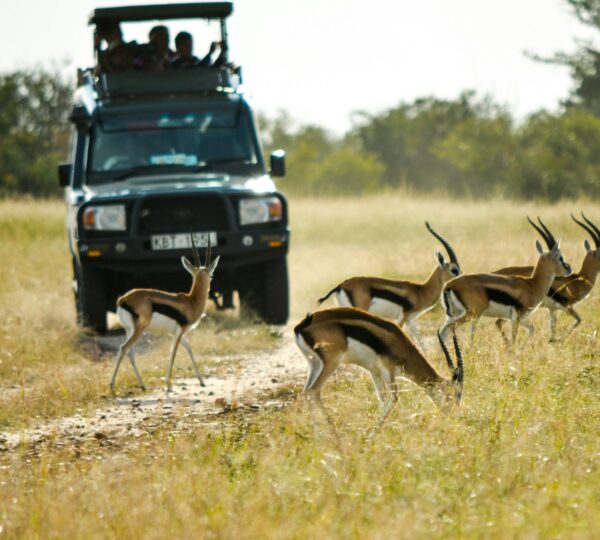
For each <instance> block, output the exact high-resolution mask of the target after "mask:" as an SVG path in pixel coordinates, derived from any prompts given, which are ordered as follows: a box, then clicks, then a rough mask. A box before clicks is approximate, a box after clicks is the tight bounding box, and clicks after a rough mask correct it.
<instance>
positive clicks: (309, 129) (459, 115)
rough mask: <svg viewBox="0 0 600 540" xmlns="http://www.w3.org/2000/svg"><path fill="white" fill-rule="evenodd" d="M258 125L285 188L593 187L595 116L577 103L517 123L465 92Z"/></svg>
mask: <svg viewBox="0 0 600 540" xmlns="http://www.w3.org/2000/svg"><path fill="white" fill-rule="evenodd" d="M261 125H262V126H263V131H264V134H265V140H266V141H267V145H266V146H267V148H268V149H269V150H270V149H272V148H274V147H277V146H281V147H282V148H285V149H286V151H287V154H288V171H289V172H288V176H287V177H286V178H285V179H284V180H283V182H282V185H283V187H284V189H286V190H287V191H289V192H293V193H303V194H319V193H334V194H342V195H343V194H349V195H350V194H356V193H365V192H371V191H376V190H380V189H385V188H404V189H408V190H410V191H413V192H424V193H425V192H429V193H430V192H440V193H447V194H451V195H455V196H468V197H473V198H487V197H493V196H504V197H510V198H518V199H532V198H543V199H547V200H557V199H560V198H565V197H568V198H576V197H580V196H586V197H592V198H598V197H600V118H598V117H596V116H594V115H593V114H591V113H590V112H588V111H586V110H584V109H583V108H581V107H577V106H571V107H568V108H567V109H566V110H564V111H563V112H560V113H556V114H552V113H549V112H545V111H541V112H538V113H535V114H532V115H531V116H529V117H528V118H527V119H526V120H525V121H524V122H522V123H520V124H517V123H516V122H515V121H514V119H513V118H512V116H511V114H510V113H509V112H508V111H507V110H506V109H505V108H503V107H501V106H499V105H497V104H494V103H493V102H492V101H491V100H490V99H489V98H478V97H477V96H476V95H475V94H474V93H473V92H465V93H464V94H462V95H461V96H460V97H459V98H458V99H456V100H440V99H436V98H425V99H418V100H416V101H414V102H412V103H401V104H400V105H399V106H397V107H394V108H392V109H389V110H386V111H384V112H382V113H379V114H366V113H363V114H359V115H357V117H356V121H355V125H354V127H353V128H352V129H351V130H350V131H349V132H348V133H347V134H345V135H344V136H342V137H335V136H334V135H332V134H331V133H329V132H327V131H326V130H324V129H323V128H321V127H319V126H306V125H305V126H294V124H293V122H292V121H291V120H290V118H289V117H288V116H287V115H286V114H284V113H282V114H280V115H279V116H277V117H276V118H270V119H269V118H262V119H261Z"/></svg>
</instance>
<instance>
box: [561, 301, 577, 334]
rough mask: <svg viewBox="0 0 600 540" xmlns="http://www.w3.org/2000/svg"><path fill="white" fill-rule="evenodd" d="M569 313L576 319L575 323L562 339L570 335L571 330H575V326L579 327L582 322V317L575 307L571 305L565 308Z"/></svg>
mask: <svg viewBox="0 0 600 540" xmlns="http://www.w3.org/2000/svg"><path fill="white" fill-rule="evenodd" d="M565 311H566V312H567V313H568V314H569V315H571V317H573V318H574V319H575V322H574V323H573V325H572V326H571V328H569V330H568V331H567V333H566V334H565V335H564V336H563V337H562V338H560V339H565V338H566V337H567V336H568V335H570V334H571V332H573V330H575V328H577V327H578V326H579V325H580V324H581V317H580V316H579V313H577V312H576V311H575V310H574V309H573V307H571V306H569V307H568V308H567V309H566V310H565Z"/></svg>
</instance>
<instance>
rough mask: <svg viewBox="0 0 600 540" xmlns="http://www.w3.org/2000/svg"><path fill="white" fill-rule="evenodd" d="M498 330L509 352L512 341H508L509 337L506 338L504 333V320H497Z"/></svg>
mask: <svg viewBox="0 0 600 540" xmlns="http://www.w3.org/2000/svg"><path fill="white" fill-rule="evenodd" d="M495 324H496V328H497V329H498V332H500V335H501V336H502V340H503V341H504V344H505V345H506V349H507V350H508V351H510V341H509V340H508V337H506V334H505V333H504V319H496V323H495Z"/></svg>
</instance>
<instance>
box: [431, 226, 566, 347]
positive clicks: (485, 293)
mask: <svg viewBox="0 0 600 540" xmlns="http://www.w3.org/2000/svg"><path fill="white" fill-rule="evenodd" d="M527 220H528V221H529V223H530V224H531V225H532V226H533V227H534V228H535V229H536V230H537V231H538V232H539V233H540V235H541V236H542V238H543V239H544V241H545V242H546V245H547V246H548V251H544V250H543V248H542V246H541V244H540V243H539V241H537V240H536V242H535V245H536V248H537V251H538V253H539V258H538V261H537V264H536V266H535V268H534V269H533V272H532V273H531V275H530V276H504V275H498V274H464V275H462V276H459V277H457V278H456V279H453V280H452V281H449V282H448V283H447V284H446V286H445V287H444V292H443V299H444V306H445V309H446V315H447V319H446V322H445V324H444V326H443V327H442V329H441V335H442V338H443V339H445V338H446V333H447V331H448V329H449V328H452V329H455V328H456V326H457V325H461V324H463V323H465V322H466V321H468V320H473V322H474V324H473V328H472V334H473V333H474V331H475V323H476V322H477V321H478V320H479V319H480V318H481V317H494V318H496V319H498V321H497V322H496V324H497V326H498V328H499V329H500V331H501V333H502V320H503V319H508V320H510V321H512V323H513V327H512V341H511V343H509V342H508V340H507V338H506V337H505V336H504V333H502V336H503V337H504V339H505V341H506V343H507V346H508V348H509V349H511V348H512V346H514V344H515V341H516V336H517V330H518V326H519V323H521V324H523V326H525V328H526V329H527V331H528V334H527V338H526V339H525V342H524V343H523V345H522V346H521V347H523V346H524V345H525V343H526V342H527V340H528V339H529V337H531V335H532V334H533V330H534V328H533V325H532V324H531V322H530V321H529V320H528V318H529V316H530V315H531V313H532V312H533V311H534V310H535V309H536V308H537V307H538V306H539V305H540V304H541V303H542V301H543V299H544V297H545V296H546V295H547V294H548V290H549V289H550V286H551V285H552V282H553V281H554V278H555V277H556V276H568V275H569V274H570V273H571V267H570V266H569V264H567V262H566V261H565V260H564V259H563V256H562V254H561V252H560V246H559V242H557V241H556V240H555V238H554V236H553V235H552V233H551V232H550V231H549V229H548V228H547V227H546V226H545V225H544V224H543V223H542V221H541V220H540V219H539V218H538V221H539V222H540V225H541V226H542V228H540V227H538V226H537V225H536V224H535V223H533V222H532V221H531V220H530V219H529V218H527Z"/></svg>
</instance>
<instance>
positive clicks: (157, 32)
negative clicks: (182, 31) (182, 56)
mask: <svg viewBox="0 0 600 540" xmlns="http://www.w3.org/2000/svg"><path fill="white" fill-rule="evenodd" d="M148 37H149V38H150V45H151V46H152V48H153V51H154V55H155V62H156V64H155V66H154V68H155V69H156V70H159V71H160V70H163V69H169V68H170V67H171V63H172V62H173V60H174V59H175V53H174V52H173V51H172V50H171V49H170V48H169V29H168V28H167V27H166V26H163V25H159V26H154V27H153V28H152V29H151V30H150V34H149V36H148Z"/></svg>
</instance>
